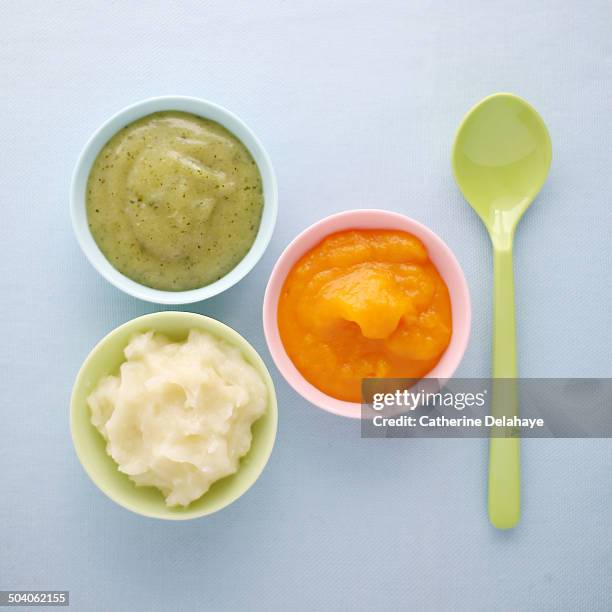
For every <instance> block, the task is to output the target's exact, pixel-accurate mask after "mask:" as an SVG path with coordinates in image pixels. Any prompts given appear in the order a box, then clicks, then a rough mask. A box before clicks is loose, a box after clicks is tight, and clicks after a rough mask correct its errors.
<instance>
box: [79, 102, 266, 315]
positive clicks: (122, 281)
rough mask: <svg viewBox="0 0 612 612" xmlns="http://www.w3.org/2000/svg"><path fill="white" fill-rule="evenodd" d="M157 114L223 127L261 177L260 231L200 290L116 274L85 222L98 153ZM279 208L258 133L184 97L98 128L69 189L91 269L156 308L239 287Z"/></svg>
mask: <svg viewBox="0 0 612 612" xmlns="http://www.w3.org/2000/svg"><path fill="white" fill-rule="evenodd" d="M159 111H183V112H186V113H191V114H193V115H198V116H200V117H204V118H205V119H212V120H213V121H216V122H217V123H220V124H221V125H222V126H224V127H225V128H227V129H228V130H229V131H230V132H232V133H233V134H234V135H235V136H236V137H237V138H238V139H239V140H241V141H242V142H243V143H244V145H245V146H246V147H247V148H248V149H249V151H250V153H251V155H252V156H253V159H254V160H255V163H256V164H257V166H258V168H259V172H260V174H261V180H262V185H263V196H264V205H263V212H262V217H261V223H260V226H259V231H258V233H257V236H256V238H255V241H254V242H253V244H252V246H251V248H250V250H249V252H248V253H247V254H246V255H245V256H244V258H243V259H242V260H241V261H240V262H239V263H238V265H237V266H236V267H235V268H233V269H232V270H230V271H229V272H228V273H227V274H226V275H225V276H223V277H222V278H220V279H219V280H217V281H215V282H213V283H210V284H209V285H206V286H204V287H199V288H198V289H189V290H187V291H163V290H160V289H153V288H151V287H147V286H146V285H141V284H140V283H137V282H136V281H133V280H132V279H131V278H128V277H127V276H125V275H124V274H122V273H121V272H119V271H118V270H116V269H115V268H114V267H113V266H112V265H111V263H110V262H109V261H108V259H106V257H105V256H104V254H103V253H102V251H101V250H100V249H99V248H98V245H97V244H96V241H95V240H94V238H93V236H92V235H91V232H90V230H89V225H88V223H87V210H86V195H87V179H88V177H89V172H90V170H91V167H92V165H93V163H94V161H95V159H96V157H97V156H98V153H99V152H100V150H101V149H102V148H103V147H104V145H105V144H106V143H107V142H108V141H109V140H110V138H112V137H113V136H114V135H115V134H116V133H117V132H118V131H119V130H120V129H121V128H123V127H125V126H126V125H128V124H129V123H132V122H133V121H136V120H137V119H140V118H141V117H144V116H146V115H150V114H151V113H156V112H159ZM277 208H278V189H277V185H276V176H275V174H274V169H273V167H272V162H271V161H270V158H269V157H268V154H267V153H266V151H265V149H264V148H263V145H262V144H261V142H260V141H259V140H258V138H257V137H256V136H255V134H254V133H253V132H252V131H251V130H250V128H249V127H248V126H247V125H246V124H245V123H244V122H243V121H242V120H241V119H239V118H238V117H237V116H236V115H234V114H233V113H231V112H230V111H228V110H226V109H225V108H223V107H221V106H219V105H217V104H213V103H212V102H208V101H206V100H201V99H199V98H190V97H185V96H162V97H158V98H149V99H148V100H143V101H141V102H136V103H135V104H132V105H131V106H128V107H127V108H124V109H123V110H121V111H119V112H118V113H117V114H115V115H113V116H112V117H111V118H110V119H108V121H106V122H105V123H104V124H102V126H101V127H100V128H98V130H97V131H96V132H95V133H94V135H93V136H92V137H91V138H90V139H89V141H88V142H87V144H86V145H85V148H84V149H83V151H82V152H81V155H80V156H79V159H78V161H77V164H76V167H75V169H74V174H73V176H72V185H71V189H70V209H71V215H72V225H73V227H74V231H75V233H76V236H77V240H78V241H79V244H80V245H81V249H82V250H83V252H84V253H85V256H86V257H87V259H89V261H90V263H91V264H92V265H93V267H94V268H95V269H96V270H97V271H98V272H99V273H100V274H101V275H102V276H103V277H104V278H105V279H106V280H107V281H109V282H110V283H112V284H113V285H115V287H117V288H118V289H121V291H124V292H125V293H128V294H129V295H132V296H134V297H137V298H140V299H141V300H146V301H148V302H154V303H158V304H191V303H192V302H199V301H201V300H205V299H207V298H210V297H212V296H214V295H217V294H218V293H221V292H222V291H225V290H226V289H229V288H230V287H231V286H232V285H234V284H236V283H237V282H238V281H239V280H240V279H242V278H243V277H244V276H245V275H246V274H247V273H248V272H250V270H251V269H252V268H253V266H254V265H255V264H256V263H257V262H258V261H259V259H260V258H261V256H262V255H263V253H264V251H265V250H266V247H267V246H268V243H269V242H270V238H271V237H272V232H273V231H274V225H275V223H276V212H277Z"/></svg>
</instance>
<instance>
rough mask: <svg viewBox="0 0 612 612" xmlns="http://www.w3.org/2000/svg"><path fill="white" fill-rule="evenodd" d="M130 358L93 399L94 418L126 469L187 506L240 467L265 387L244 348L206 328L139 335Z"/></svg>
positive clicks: (131, 346)
mask: <svg viewBox="0 0 612 612" xmlns="http://www.w3.org/2000/svg"><path fill="white" fill-rule="evenodd" d="M125 357H126V359H127V361H126V362H124V363H123V364H122V365H121V368H120V371H119V375H118V376H107V377H105V378H103V379H102V380H100V381H99V383H98V384H97V386H96V388H95V389H94V391H93V392H92V393H91V394H90V396H89V397H88V398H87V401H88V404H89V407H90V409H91V422H92V423H93V424H94V425H95V427H96V428H97V429H98V430H99V431H100V433H101V434H102V436H104V439H105V440H106V452H107V453H108V454H109V455H110V456H111V457H112V458H113V459H114V460H115V461H116V462H117V464H118V466H119V470H120V471H121V472H124V473H125V474H127V475H128V476H129V477H130V478H131V479H132V480H133V481H134V482H135V483H136V484H137V485H139V486H154V487H157V488H158V489H160V491H161V492H162V493H163V495H164V497H165V498H166V504H167V505H168V506H176V505H182V506H186V505H187V504H189V503H190V502H192V501H194V500H195V499H198V498H199V497H201V496H202V495H203V494H204V493H206V491H208V489H209V488H210V486H211V485H212V484H213V483H214V482H215V481H216V480H219V479H220V478H223V477H225V476H228V475H229V474H233V473H234V472H236V471H237V470H238V466H239V462H240V458H241V457H242V456H243V455H245V454H246V453H247V452H248V450H249V448H250V447H251V439H252V438H251V425H252V424H253V422H254V421H256V420H257V419H258V418H259V417H260V416H262V415H263V414H264V412H265V410H266V406H267V401H268V397H267V389H266V386H265V384H264V382H263V380H262V379H261V377H260V375H259V373H258V372H257V371H256V370H255V368H253V366H251V365H250V364H248V363H247V362H246V361H245V359H244V357H243V356H242V354H241V352H240V350H239V349H238V348H236V347H234V346H231V345H230V344H228V343H227V342H225V341H223V340H220V339H218V338H215V337H214V336H212V335H211V334H209V333H206V332H202V331H196V330H192V331H191V332H190V333H189V337H188V338H187V340H186V341H184V342H172V341H170V340H169V339H168V338H166V337H165V336H163V335H161V334H158V333H154V332H147V333H143V334H140V335H137V336H135V337H134V338H133V339H132V340H131V342H130V343H129V344H128V346H127V347H126V349H125Z"/></svg>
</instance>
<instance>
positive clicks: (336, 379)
mask: <svg viewBox="0 0 612 612" xmlns="http://www.w3.org/2000/svg"><path fill="white" fill-rule="evenodd" d="M278 326H279V331H280V335H281V338H282V341H283V344H284V346H285V350H286V351H287V354H288V355H289V357H290V358H291V360H292V361H293V363H294V364H295V365H296V367H297V368H298V370H299V371H300V372H301V373H302V375H303V376H304V377H305V378H306V380H308V381H309V382H310V383H312V384H313V385H314V386H315V387H317V388H319V389H320V390H321V391H323V392H324V393H327V394H328V395H331V396H333V397H336V398H338V399H342V400H347V401H351V402H359V401H361V379H362V378H373V377H376V378H395V377H397V378H421V377H422V376H424V375H425V374H427V372H429V371H430V370H431V369H432V368H433V366H434V365H435V364H436V363H437V362H438V361H439V359H440V357H441V356H442V353H443V352H444V350H445V349H446V347H447V346H448V343H449V342H450V337H451V330H452V318H451V305H450V299H449V296H448V289H447V287H446V285H445V283H444V281H443V280H442V278H441V277H440V275H439V274H438V271H437V270H436V268H435V266H434V265H433V264H432V263H431V261H430V260H429V257H428V256H427V250H426V249H425V247H424V246H423V243H422V242H421V241H420V240H419V239H418V238H416V237H415V236H413V235H412V234H408V233H407V232H401V231H393V230H349V231H344V232H339V233H337V234H332V235H331V236H328V237H327V238H325V239H324V240H323V241H322V242H321V243H320V244H318V245H317V246H316V247H314V248H313V249H312V250H311V251H309V252H308V253H306V255H304V256H303V257H302V258H301V259H300V260H299V261H298V262H297V263H296V264H295V266H294V267H293V268H292V269H291V271H290V272H289V274H288V276H287V279H286V280H285V284H284V285H283V290H282V292H281V296H280V299H279V303H278Z"/></svg>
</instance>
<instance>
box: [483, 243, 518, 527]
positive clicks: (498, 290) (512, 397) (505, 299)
mask: <svg viewBox="0 0 612 612" xmlns="http://www.w3.org/2000/svg"><path fill="white" fill-rule="evenodd" d="M493 277H494V288H493V378H494V379H498V382H497V383H496V382H495V380H494V382H493V389H492V391H493V393H492V406H491V412H492V414H493V416H496V417H501V416H504V415H505V416H508V417H512V416H514V415H518V393H517V389H516V383H515V379H516V376H517V367H516V330H515V319H514V272H513V269H512V242H510V243H509V244H507V245H503V246H499V245H497V246H496V245H495V244H494V245H493ZM499 379H513V380H507V381H499ZM501 429H502V431H499V430H498V431H497V432H493V433H495V434H496V435H497V436H500V435H504V433H506V435H507V433H509V432H507V430H503V428H501ZM520 479H521V475H520V441H519V439H518V438H516V437H491V439H490V445H489V520H490V521H491V523H492V524H493V525H494V526H495V527H497V528H498V529H510V528H512V527H514V526H515V525H516V524H517V523H518V520H519V517H520V506H521V491H520Z"/></svg>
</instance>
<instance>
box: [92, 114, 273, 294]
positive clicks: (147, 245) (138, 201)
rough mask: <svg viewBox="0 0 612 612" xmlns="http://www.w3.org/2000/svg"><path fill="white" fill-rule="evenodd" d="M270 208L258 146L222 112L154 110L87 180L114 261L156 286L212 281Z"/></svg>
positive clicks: (101, 241) (124, 133)
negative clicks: (220, 117)
mask: <svg viewBox="0 0 612 612" xmlns="http://www.w3.org/2000/svg"><path fill="white" fill-rule="evenodd" d="M262 208H263V195H262V185H261V177H260V175H259V170H258V168H257V165H256V164H255V161H254V160H253V158H252V157H251V154H250V153H249V151H248V149H247V148H246V147H245V146H244V145H243V144H242V142H240V141H239V140H238V139H237V138H236V137H235V136H234V135H233V134H231V133H230V132H228V131H227V130H226V129H225V128H223V127H222V126H221V125H219V124H218V123H216V122H214V121H210V120H208V119H202V118H201V117H196V116H195V115H190V114H188V113H181V112H161V113H154V114H152V115H148V116H147V117H143V118H142V119H139V120H138V121H135V122H134V123H132V124H130V125H128V126H127V127H125V128H123V129H122V130H121V131H120V132H118V133H117V134H116V135H115V136H114V137H113V138H111V140H109V141H108V143H107V144H106V145H105V146H104V148H103V149H102V151H101V152H100V154H99V155H98V157H97V159H96V161H95V162H94V164H93V166H92V169H91V172H90V175H89V180H88V184H87V217H88V221H89V227H90V229H91V233H92V235H93V237H94V239H95V241H96V243H97V244H98V246H99V247H100V250H101V251H102V252H103V253H104V255H105V256H106V258H107V259H108V260H109V261H110V262H111V264H112V265H113V266H114V267H115V268H116V269H117V270H119V271H120V272H121V273H123V274H125V275H126V276H128V277H130V278H131V279H133V280H135V281H137V282H138V283H141V284H143V285H147V286H149V287H153V288H155V289H165V290H175V291H181V290H184V289H194V288H197V287H203V286H204V285H208V284H209V283H212V282H213V281H216V280H217V279H219V278H221V277H222V276H224V275H225V274H227V273H228V272H229V271H230V270H231V269H232V268H234V267H235V266H236V264H238V262H239V261H240V260H241V259H242V258H243V257H244V256H245V255H246V253H247V251H248V250H249V248H250V247H251V245H252V244H253V241H254V240H255V236H256V235H257V230H258V229H259V223H260V220H261V213H262Z"/></svg>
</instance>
